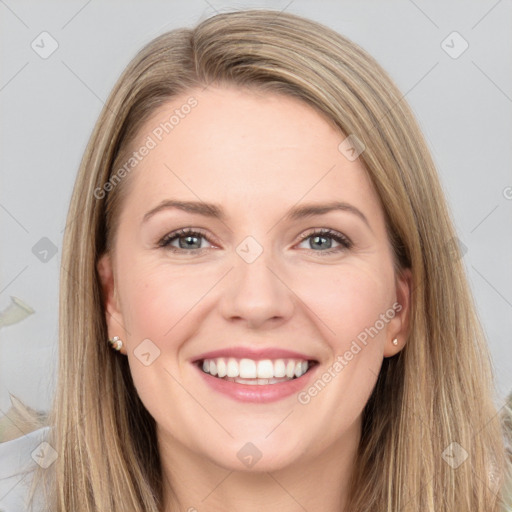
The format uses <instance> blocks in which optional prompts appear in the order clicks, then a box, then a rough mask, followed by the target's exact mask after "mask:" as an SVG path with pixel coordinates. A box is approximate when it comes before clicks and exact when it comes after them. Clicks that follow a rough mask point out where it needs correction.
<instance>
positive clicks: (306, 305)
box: [266, 265, 336, 335]
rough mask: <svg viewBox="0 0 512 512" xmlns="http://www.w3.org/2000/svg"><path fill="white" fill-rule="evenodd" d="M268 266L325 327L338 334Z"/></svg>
mask: <svg viewBox="0 0 512 512" xmlns="http://www.w3.org/2000/svg"><path fill="white" fill-rule="evenodd" d="M266 267H267V268H268V269H269V270H270V272H272V274H274V275H275V276H276V277H277V279H279V281H281V283H283V284H284V285H285V286H286V288H288V290H290V291H291V292H292V293H293V294H294V295H295V297H297V299H299V300H300V301H301V303H302V304H304V306H306V308H308V309H309V311H311V313H313V314H314V315H315V316H316V317H317V318H318V320H320V322H322V323H323V324H324V325H325V327H327V329H329V331H331V333H332V334H334V335H336V333H335V332H334V331H333V330H332V329H331V328H330V327H329V326H328V325H327V324H326V323H325V322H324V321H323V320H322V319H321V318H320V317H319V316H318V315H317V314H316V313H315V312H314V311H313V310H312V309H311V308H310V307H309V306H308V305H307V304H306V303H305V302H304V301H303V300H302V299H301V298H300V297H299V296H298V295H297V294H296V293H295V292H294V291H293V290H292V289H291V288H290V287H289V286H288V285H287V284H286V283H285V282H284V281H283V280H282V279H281V278H280V277H279V276H278V275H277V274H276V273H275V272H274V271H273V270H272V269H271V268H270V267H269V266H268V265H266Z"/></svg>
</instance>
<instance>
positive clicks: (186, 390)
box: [164, 367, 234, 439]
mask: <svg viewBox="0 0 512 512" xmlns="http://www.w3.org/2000/svg"><path fill="white" fill-rule="evenodd" d="M164 370H165V372H166V373H168V374H169V375H170V376H171V378H172V379H174V381H175V382H176V383H177V384H178V385H179V386H180V387H181V389H183V391H185V392H186V393H188V395H189V396H190V398H192V400H194V402H196V403H197V405H199V406H200V407H201V409H203V410H204V411H205V412H206V413H207V414H208V416H210V418H211V419H212V420H213V421H215V423H217V425H219V427H221V428H222V430H224V432H226V434H227V435H228V436H229V437H231V438H233V439H234V437H233V436H232V434H231V433H230V432H229V430H228V429H227V428H226V427H225V426H224V425H223V424H222V423H221V422H220V421H218V420H217V419H216V418H215V417H214V416H213V414H212V413H211V412H210V411H209V410H208V409H207V408H206V407H205V406H204V405H203V404H202V403H201V402H200V401H199V400H198V399H197V398H196V397H195V396H194V395H193V394H192V393H191V392H190V391H189V390H188V389H187V388H186V387H185V386H183V384H182V383H181V382H180V381H179V380H178V379H177V378H176V377H175V376H174V375H173V374H172V373H171V372H170V371H169V370H168V369H167V368H165V367H164Z"/></svg>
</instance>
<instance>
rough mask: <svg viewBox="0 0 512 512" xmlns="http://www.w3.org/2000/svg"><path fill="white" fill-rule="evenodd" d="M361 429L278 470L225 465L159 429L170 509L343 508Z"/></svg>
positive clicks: (334, 511)
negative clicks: (227, 466) (240, 468)
mask: <svg viewBox="0 0 512 512" xmlns="http://www.w3.org/2000/svg"><path fill="white" fill-rule="evenodd" d="M360 433H361V423H360V420H359V421H356V422H355V423H354V424H353V425H352V426H351V429H350V430H349V431H346V432H345V433H344V435H343V436H342V437H340V438H339V439H338V440H337V441H336V442H335V443H334V444H330V445H329V446H326V447H325V449H324V450H323V451H322V452H321V453H318V454H315V455H314V456H307V455H302V456H300V457H299V458H298V459H297V460H296V461H294V462H293V463H291V464H290V465H288V466H286V467H283V468H280V469H277V470H275V471H259V472H258V471H255V470H252V471H238V470H232V469H227V468H223V467H221V466H219V465H217V464H215V463H214V462H213V461H212V460H210V459H206V458H205V457H203V456H201V455H198V454H197V453H194V452H192V451H190V450H189V449H187V448H186V447H184V446H183V445H182V444H181V443H179V442H177V441H176V440H175V439H173V438H171V437H170V436H166V435H165V434H162V433H161V432H159V434H158V438H159V445H160V452H161V460H162V471H163V476H164V503H165V507H164V510H165V512H178V511H184V510H185V511H187V512H215V511H219V510H237V511H238V512H256V511H260V510H279V511H280V512H299V511H300V512H303V511H304V510H323V511H324V512H340V511H344V510H345V507H346V502H347V497H348V492H349V490H350V489H349V481H350V477H351V475H352V470H353V468H354V464H355V462H356V453H357V447H358V444H359V439H360Z"/></svg>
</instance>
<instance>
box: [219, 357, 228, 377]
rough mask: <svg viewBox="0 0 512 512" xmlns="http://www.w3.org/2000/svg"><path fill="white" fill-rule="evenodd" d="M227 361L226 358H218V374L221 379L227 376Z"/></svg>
mask: <svg viewBox="0 0 512 512" xmlns="http://www.w3.org/2000/svg"><path fill="white" fill-rule="evenodd" d="M226 373H227V371H226V361H224V359H217V376H218V377H219V379H222V377H225V376H226Z"/></svg>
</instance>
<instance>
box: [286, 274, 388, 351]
mask: <svg viewBox="0 0 512 512" xmlns="http://www.w3.org/2000/svg"><path fill="white" fill-rule="evenodd" d="M306 276H307V277H306ZM392 282H393V279H392V270H389V269H386V268H383V267H380V266H373V267H371V266H369V265H362V264H354V265H349V264H347V265H346V266H340V267H337V268H336V270H334V268H333V267H331V268H318V269H315V270H314V271H313V272H310V273H302V274H301V275H298V277H297V278H296V279H295V281H294V288H293V289H294V290H296V292H297V295H298V296H299V297H300V298H301V299H302V300H303V302H304V303H305V304H306V305H307V306H308V308H309V310H310V312H311V313H312V315H313V317H316V318H317V321H316V324H317V325H318V326H321V328H322V332H323V334H324V335H325V338H326V339H328V340H330V341H331V348H332V350H334V351H335V352H336V353H337V354H339V353H343V352H344V351H345V350H348V348H349V347H350V344H351V342H352V341H353V340H357V339H358V336H359V339H361V340H363V341H364V338H365V333H366V336H367V338H368V339H370V336H369V335H368V334H367V329H369V328H370V327H372V326H375V325H376V327H377V331H378V333H375V331H374V330H372V336H371V339H381V340H383V339H384V338H385V332H386V329H385V326H386V325H387V323H386V322H382V320H381V318H382V317H381V315H383V314H385V313H386V311H388V309H389V307H390V305H391V304H392V297H393V285H392ZM376 344H377V343H375V345H376Z"/></svg>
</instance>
